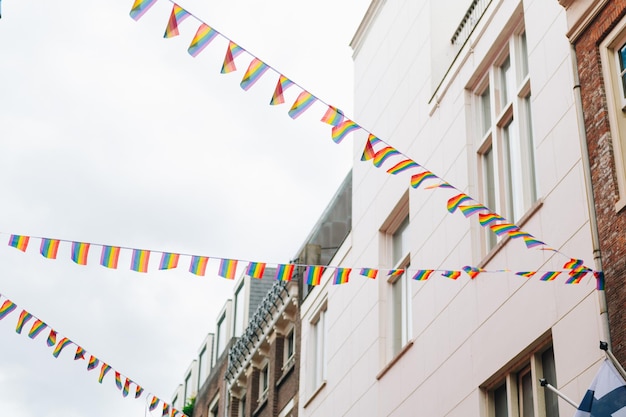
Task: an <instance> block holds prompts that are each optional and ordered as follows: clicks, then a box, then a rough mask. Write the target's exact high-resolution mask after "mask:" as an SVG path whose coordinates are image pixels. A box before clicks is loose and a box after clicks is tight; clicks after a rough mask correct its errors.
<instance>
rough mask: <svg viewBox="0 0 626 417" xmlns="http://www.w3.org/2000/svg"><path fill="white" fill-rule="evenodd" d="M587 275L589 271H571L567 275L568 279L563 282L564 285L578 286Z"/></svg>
mask: <svg viewBox="0 0 626 417" xmlns="http://www.w3.org/2000/svg"><path fill="white" fill-rule="evenodd" d="M587 273H589V270H587V269H582V270H572V271H570V273H569V278H567V281H565V283H566V284H580V281H581V280H582V279H583V278H584V277H585V276H586V275H587Z"/></svg>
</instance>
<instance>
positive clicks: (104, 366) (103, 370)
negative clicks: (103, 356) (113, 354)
mask: <svg viewBox="0 0 626 417" xmlns="http://www.w3.org/2000/svg"><path fill="white" fill-rule="evenodd" d="M110 370H111V367H110V366H109V365H107V364H106V363H104V362H103V363H102V367H100V376H98V382H99V383H101V384H102V380H103V379H104V376H105V375H106V374H107V372H109V371H110Z"/></svg>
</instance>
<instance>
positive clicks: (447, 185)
mask: <svg viewBox="0 0 626 417" xmlns="http://www.w3.org/2000/svg"><path fill="white" fill-rule="evenodd" d="M435 188H454V187H453V186H451V185H450V184H448V183H447V182H445V181H444V182H440V183H438V184H432V185H429V186H428V187H424V189H425V190H434V189H435Z"/></svg>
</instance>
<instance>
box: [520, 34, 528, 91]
mask: <svg viewBox="0 0 626 417" xmlns="http://www.w3.org/2000/svg"><path fill="white" fill-rule="evenodd" d="M519 46H520V53H519V55H520V61H521V65H520V71H521V76H522V77H521V79H522V80H523V79H524V78H526V76H527V75H528V44H527V42H526V32H524V33H522V34H521V35H520V37H519Z"/></svg>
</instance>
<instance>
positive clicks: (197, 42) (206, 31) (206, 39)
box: [187, 23, 218, 58]
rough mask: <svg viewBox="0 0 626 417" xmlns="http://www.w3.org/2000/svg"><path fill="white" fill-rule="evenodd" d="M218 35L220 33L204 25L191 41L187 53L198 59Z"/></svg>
mask: <svg viewBox="0 0 626 417" xmlns="http://www.w3.org/2000/svg"><path fill="white" fill-rule="evenodd" d="M217 35H218V32H217V31H216V30H215V29H213V28H211V27H210V26H209V25H207V24H206V23H202V24H201V25H200V26H199V27H198V30H197V31H196V34H195V35H194V37H193V39H192V40H191V43H190V44H189V48H187V52H189V55H191V56H192V57H194V58H195V57H197V56H198V54H200V52H202V51H203V50H204V48H206V47H207V46H208V45H209V44H210V43H211V41H212V40H213V39H215V37H216V36H217Z"/></svg>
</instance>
